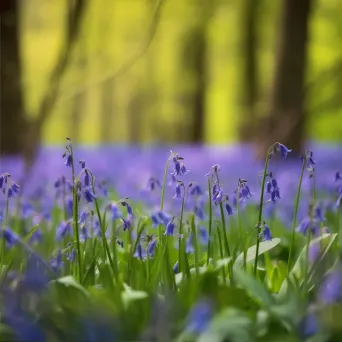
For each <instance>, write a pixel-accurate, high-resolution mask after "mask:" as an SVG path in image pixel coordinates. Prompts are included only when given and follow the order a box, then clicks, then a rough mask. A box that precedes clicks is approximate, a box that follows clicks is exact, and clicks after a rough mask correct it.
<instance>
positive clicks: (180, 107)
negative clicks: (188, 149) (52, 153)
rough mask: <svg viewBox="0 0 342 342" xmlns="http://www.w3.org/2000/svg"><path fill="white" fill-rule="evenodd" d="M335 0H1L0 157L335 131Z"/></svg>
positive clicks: (340, 77) (295, 141)
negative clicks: (42, 147)
mask: <svg viewBox="0 0 342 342" xmlns="http://www.w3.org/2000/svg"><path fill="white" fill-rule="evenodd" d="M341 8H342V0H329V1H323V0H302V1H300V2H298V1H296V0H282V1H267V0H242V1H238V0H213V1H206V0H189V1H186V2H184V1H181V0H175V1H172V2H171V1H169V0H155V1H152V0H129V1H128V0H115V1H114V0H72V1H71V0H70V1H69V0H53V1H48V0H26V1H20V0H6V1H2V2H1V8H0V10H1V56H0V58H1V112H0V113H1V117H0V119H1V130H0V133H1V135H0V151H1V154H24V155H25V156H26V159H27V160H32V158H33V156H34V155H35V153H36V151H37V148H38V146H39V144H40V143H41V142H43V143H48V144H51V143H60V142H61V141H63V139H64V137H65V136H72V137H73V140H74V141H76V142H78V143H88V144H93V143H118V142H120V143H121V142H123V143H127V142H128V143H138V144H140V143H163V142H165V143H225V142H232V141H241V142H254V141H255V142H257V144H256V145H257V146H258V151H257V152H258V154H263V153H264V151H265V149H266V148H267V146H269V145H270V144H271V143H272V142H274V141H282V142H283V143H284V144H285V145H289V146H291V147H292V148H294V150H297V151H298V150H300V149H301V145H302V143H303V141H304V140H305V139H307V138H309V139H311V138H315V139H323V140H338V139H339V140H341V139H342V125H341V124H338V123H341V122H342V97H341V96H340V92H341V85H342V46H341V44H340V42H341V38H342V21H341V20H340V19H341V16H340V10H339V9H341Z"/></svg>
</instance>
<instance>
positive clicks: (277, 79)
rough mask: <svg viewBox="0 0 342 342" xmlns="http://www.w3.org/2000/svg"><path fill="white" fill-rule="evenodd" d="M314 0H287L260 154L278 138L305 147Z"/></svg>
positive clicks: (294, 148) (284, 6)
mask: <svg viewBox="0 0 342 342" xmlns="http://www.w3.org/2000/svg"><path fill="white" fill-rule="evenodd" d="M311 5H312V0H301V1H297V0H283V8H282V18H281V28H280V36H279V39H278V41H279V47H278V52H277V57H276V66H275V75H274V84H273V89H272V92H271V98H270V116H269V117H268V118H267V120H266V121H265V122H264V124H263V126H262V128H261V129H260V131H261V132H262V137H261V138H260V145H259V151H258V152H259V155H260V154H263V155H264V154H265V151H266V150H267V148H268V147H269V146H270V145H271V144H272V143H274V142H275V141H280V142H281V143H283V144H285V145H287V146H288V147H289V148H292V149H293V150H294V152H296V153H298V152H300V151H301V148H302V143H303V139H304V133H305V131H304V129H305V126H304V124H305V104H304V100H305V98H304V79H305V68H306V59H307V53H306V47H307V42H308V26H309V25H308V24H309V16H310V10H311Z"/></svg>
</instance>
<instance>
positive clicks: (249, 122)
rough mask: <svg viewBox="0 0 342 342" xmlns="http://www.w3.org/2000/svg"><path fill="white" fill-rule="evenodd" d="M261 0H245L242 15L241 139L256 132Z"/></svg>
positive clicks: (249, 139) (251, 137)
mask: <svg viewBox="0 0 342 342" xmlns="http://www.w3.org/2000/svg"><path fill="white" fill-rule="evenodd" d="M260 2H261V0H244V1H243V2H242V4H243V6H242V11H241V15H240V20H241V24H242V25H241V27H242V30H241V32H242V37H241V43H242V44H241V47H242V49H241V50H242V51H241V52H242V53H241V55H242V62H243V65H242V82H243V84H242V90H241V97H242V115H241V117H240V123H239V138H240V139H239V140H240V141H251V140H253V138H254V134H255V133H253V132H256V127H255V126H256V125H255V123H256V117H255V115H256V108H255V105H256V102H257V99H258V83H259V82H258V60H257V46H258V33H257V28H258V18H259V11H258V9H259V6H260Z"/></svg>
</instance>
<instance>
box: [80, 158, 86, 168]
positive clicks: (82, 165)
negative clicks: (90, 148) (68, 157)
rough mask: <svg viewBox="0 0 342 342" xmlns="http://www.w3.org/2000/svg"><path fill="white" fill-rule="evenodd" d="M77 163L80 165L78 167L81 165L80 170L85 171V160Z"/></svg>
mask: <svg viewBox="0 0 342 342" xmlns="http://www.w3.org/2000/svg"><path fill="white" fill-rule="evenodd" d="M79 163H80V165H81V168H82V169H85V167H86V163H85V160H80V161H79Z"/></svg>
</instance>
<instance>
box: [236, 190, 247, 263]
mask: <svg viewBox="0 0 342 342" xmlns="http://www.w3.org/2000/svg"><path fill="white" fill-rule="evenodd" d="M239 190H240V189H238V192H237V199H236V200H237V204H236V211H237V213H236V215H237V224H238V230H239V235H240V242H241V244H242V251H243V269H244V270H245V269H246V257H247V250H246V244H245V238H244V234H243V230H242V225H241V217H240V191H239Z"/></svg>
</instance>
